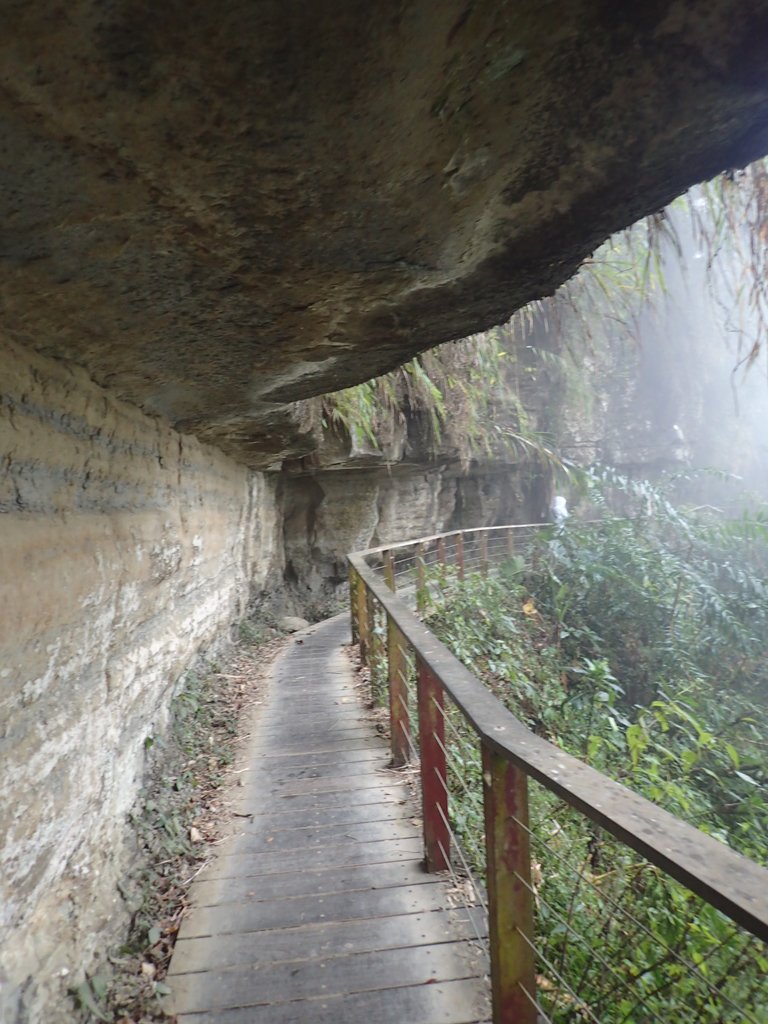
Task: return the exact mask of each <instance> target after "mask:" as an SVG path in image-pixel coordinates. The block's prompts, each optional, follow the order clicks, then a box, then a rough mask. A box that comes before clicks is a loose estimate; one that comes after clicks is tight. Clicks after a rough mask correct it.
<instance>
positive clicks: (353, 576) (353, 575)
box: [349, 565, 360, 644]
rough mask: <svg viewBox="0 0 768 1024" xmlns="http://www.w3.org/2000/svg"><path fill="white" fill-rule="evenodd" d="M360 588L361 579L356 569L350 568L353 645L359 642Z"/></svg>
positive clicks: (350, 610) (350, 608)
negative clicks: (358, 613) (358, 602)
mask: <svg viewBox="0 0 768 1024" xmlns="http://www.w3.org/2000/svg"><path fill="white" fill-rule="evenodd" d="M359 586H360V577H359V576H358V574H357V572H356V570H355V569H353V568H352V566H351V565H350V567H349V618H350V624H351V626H352V643H353V644H356V643H357V642H358V637H359V633H358V628H357V588H358V587H359Z"/></svg>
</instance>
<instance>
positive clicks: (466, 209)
mask: <svg viewBox="0 0 768 1024" xmlns="http://www.w3.org/2000/svg"><path fill="white" fill-rule="evenodd" d="M0 74H1V75H2V95H1V97H0V114H1V116H2V121H1V122H0V123H1V124H2V128H1V129H0V131H1V133H2V134H1V135H0V147H1V149H2V155H3V163H4V166H5V167H6V171H7V175H6V177H5V178H4V184H3V188H2V203H1V206H0V210H1V216H2V223H3V229H4V240H3V244H2V250H1V252H2V260H3V274H2V278H0V304H1V305H2V310H3V313H2V326H3V328H4V329H5V330H6V331H8V332H9V334H10V335H11V336H12V337H13V338H14V339H15V340H16V341H17V342H21V343H23V344H25V345H28V346H32V347H33V348H36V349H38V350H40V351H42V352H43V353H45V354H47V355H52V356H57V357H67V358H69V359H72V360H74V361H76V362H78V363H80V364H81V365H82V366H84V367H85V368H86V369H87V370H88V372H89V373H90V374H91V375H92V376H93V378H94V379H95V380H96V381H97V382H98V383H100V384H102V385H104V386H106V387H108V388H110V389H112V390H113V391H115V392H116V394H117V395H118V396H119V397H120V398H123V399H127V400H129V401H131V402H134V403H137V404H138V405H140V406H141V407H142V408H143V409H144V410H145V411H148V412H150V413H155V414H161V415H163V416H165V417H167V418H168V419H170V421H171V422H172V423H173V424H174V425H176V426H177V427H178V428H179V429H181V430H182V431H185V432H194V433H196V434H198V435H199V436H200V437H201V438H203V439H206V440H210V441H214V442H215V443H217V444H219V445H220V446H222V447H224V448H225V449H226V450H227V451H230V452H234V453H235V454H237V456H238V457H239V458H241V459H245V460H246V461H248V462H250V464H252V465H254V466H266V465H270V464H273V463H275V462H276V461H278V460H279V459H280V458H282V457H284V456H286V455H289V454H293V455H296V454H301V453H302V452H304V451H307V450H308V449H310V448H311V447H312V445H313V443H314V442H313V435H312V432H311V430H310V429H309V428H308V424H307V423H306V422H305V420H304V419H303V418H302V414H301V412H302V410H301V408H300V407H299V409H298V410H297V409H296V408H295V407H293V406H291V404H290V403H292V402H294V401H295V400H300V399H302V398H305V397H308V396H310V395H315V394H319V393H322V392H325V391H328V390H333V389H337V388H340V387H342V386H345V385H348V384H352V383H354V382H356V381H359V380H361V379H364V378H367V377H370V376H371V375H373V374H375V373H378V372H380V371H383V370H386V369H389V368H391V367H392V366H394V365H395V364H396V363H398V362H399V361H402V360H404V359H405V358H407V357H408V356H410V355H412V354H413V353H415V352H416V351H417V350H420V349H424V348H426V347H429V346H431V345H434V344H436V343H439V342H442V341H446V340H448V339H451V338H456V337H460V336H463V335H466V334H468V333H470V332H472V331H474V330H478V329H481V328H483V327H486V326H488V325H490V324H492V323H497V322H499V321H501V320H502V319H504V318H505V317H506V316H507V315H508V314H509V313H510V312H511V311H512V310H514V309H515V308H516V307H518V306H519V305H520V304H521V303H523V302H525V301H526V300H528V299H531V298H534V297H536V296H538V295H541V294H542V293H545V292H547V291H550V290H551V289H553V288H554V287H555V286H556V285H557V284H559V283H560V282H561V281H562V280H563V279H564V278H566V277H567V276H568V275H569V274H570V273H571V271H572V270H573V269H574V267H575V266H576V264H577V262H578V261H579V260H580V258H582V257H583V256H584V254H585V253H587V252H588V251H589V250H590V249H591V248H592V247H594V245H595V244H596V243H597V242H599V241H600V240H602V239H603V238H604V237H606V235H607V234H608V233H610V232H611V231H612V230H614V229H617V228H619V227H622V226H623V225H625V224H627V223H629V222H631V221H633V220H635V219H636V218H638V217H639V216H640V215H642V214H644V213H646V212H648V211H650V210H652V209H655V208H658V207H660V206H661V205H662V204H663V203H664V202H666V201H668V200H669V199H671V198H672V197H673V196H674V195H675V194H677V193H678V192H679V191H681V190H682V189H683V188H684V187H685V186H686V185H688V184H690V183H691V182H693V181H696V180H700V179H702V178H705V177H707V176H711V175H713V174H715V173H716V172H718V171H720V170H722V169H724V168H726V167H729V166H738V165H741V164H743V163H744V162H746V161H748V160H750V159H753V158H755V157H757V156H759V155H762V154H763V153H764V152H765V151H766V150H767V149H768V113H767V111H768V103H767V102H766V100H767V99H768V5H767V4H766V3H764V2H756V0H755V2H751V3H749V2H748V3H744V2H741V0H740V2H736V0H713V2H712V3H706V4H703V3H699V2H697V0H687V2H686V0H675V2H671V0H666V2H665V0H658V2H652V3H645V4H642V5H630V4H616V3H613V2H607V0H606V2H599V3H594V2H590V3H587V2H569V3H565V2H549V3H542V2H540V0H535V2H534V0H527V2H520V3H515V4H500V3H498V2H496V0H481V2H466V0H445V2H442V3H435V4H424V3H420V2H416V0H412V2H399V3H395V4H372V3H370V2H369V0H352V2H345V3H338V2H336V3H333V2H330V0H325V2H318V3H313V4H306V3H304V2H299V0H280V2H277V0H264V2H260V3H251V2H245V0H235V2H233V3H228V4H225V5H221V4H210V3H207V2H205V3H204V2H201V0H197V2H192V3H189V2H184V3H181V2H179V0H171V2H169V3H165V4H162V5H159V6H158V5H157V4H154V3H149V2H147V0H118V2H116V3H109V4H108V3H104V2H86V0H73V2H72V3H68V4H61V3H58V2H55V0H40V2H36V3H34V4H29V3H27V2H26V0H15V2H13V0H6V2H5V3H4V4H3V6H2V12H1V13H0Z"/></svg>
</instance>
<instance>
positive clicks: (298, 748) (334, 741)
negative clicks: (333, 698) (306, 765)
mask: <svg viewBox="0 0 768 1024" xmlns="http://www.w3.org/2000/svg"><path fill="white" fill-rule="evenodd" d="M367 736H370V733H369V732H367V733H366V732H363V731H361V732H360V733H358V734H356V735H354V736H347V737H346V738H341V737H335V736H331V737H326V736H317V737H309V738H307V739H305V740H303V741H302V742H299V741H292V742H291V743H288V744H284V745H281V744H280V743H279V741H277V740H276V741H275V742H274V743H265V744H264V746H263V752H264V753H265V754H266V753H275V754H301V755H302V756H304V757H308V756H314V755H315V754H326V753H329V752H330V751H344V750H347V748H348V747H349V746H350V744H351V743H361V742H362V741H363V740H364V739H365V738H366V737H367Z"/></svg>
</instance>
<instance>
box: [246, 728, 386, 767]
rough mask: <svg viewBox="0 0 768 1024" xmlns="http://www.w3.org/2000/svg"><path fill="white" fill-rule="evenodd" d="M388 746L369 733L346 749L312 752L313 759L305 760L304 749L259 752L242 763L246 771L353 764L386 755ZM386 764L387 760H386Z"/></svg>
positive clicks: (378, 737) (379, 738)
mask: <svg viewBox="0 0 768 1024" xmlns="http://www.w3.org/2000/svg"><path fill="white" fill-rule="evenodd" d="M386 752H387V748H386V746H385V744H384V742H383V740H382V739H381V737H380V736H373V735H371V734H369V735H368V736H367V737H366V739H365V741H361V742H358V743H353V744H350V746H349V749H345V750H324V751H316V752H315V753H314V754H312V757H311V760H305V758H306V754H304V753H303V752H302V751H299V752H298V753H294V754H285V753H279V752H278V753H270V754H267V753H265V752H263V751H262V752H259V753H258V754H257V755H256V756H255V757H254V758H253V759H252V760H251V761H250V762H249V763H248V764H247V765H242V768H244V769H245V770H246V771H254V772H257V771H262V769H267V768H272V767H274V766H277V765H281V764H285V765H286V766H290V765H294V764H300V765H305V764H352V763H353V762H355V761H374V760H376V759H377V758H383V757H385V755H386ZM384 764H386V760H384Z"/></svg>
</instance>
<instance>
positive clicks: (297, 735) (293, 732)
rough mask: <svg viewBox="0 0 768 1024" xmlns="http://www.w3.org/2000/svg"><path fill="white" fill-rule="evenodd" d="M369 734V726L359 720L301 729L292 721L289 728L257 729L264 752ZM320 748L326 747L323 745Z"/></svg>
mask: <svg viewBox="0 0 768 1024" xmlns="http://www.w3.org/2000/svg"><path fill="white" fill-rule="evenodd" d="M370 735H371V726H370V725H369V724H368V723H366V724H364V725H363V724H361V723H360V722H351V723H350V724H348V725H347V724H345V723H344V722H337V723H336V725H328V726H327V727H326V728H322V729H303V728H302V727H301V724H300V723H294V725H293V726H292V727H290V728H285V729H264V730H260V731H259V744H260V745H261V748H262V750H264V752H265V753H266V752H267V751H269V750H272V749H277V750H291V749H292V748H294V749H298V750H302V749H309V750H311V749H313V747H314V746H316V745H317V744H318V743H319V742H323V741H326V740H343V741H344V743H348V742H349V741H350V740H356V739H365V738H366V737H367V736H370ZM321 749H327V748H325V747H323V748H321Z"/></svg>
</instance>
